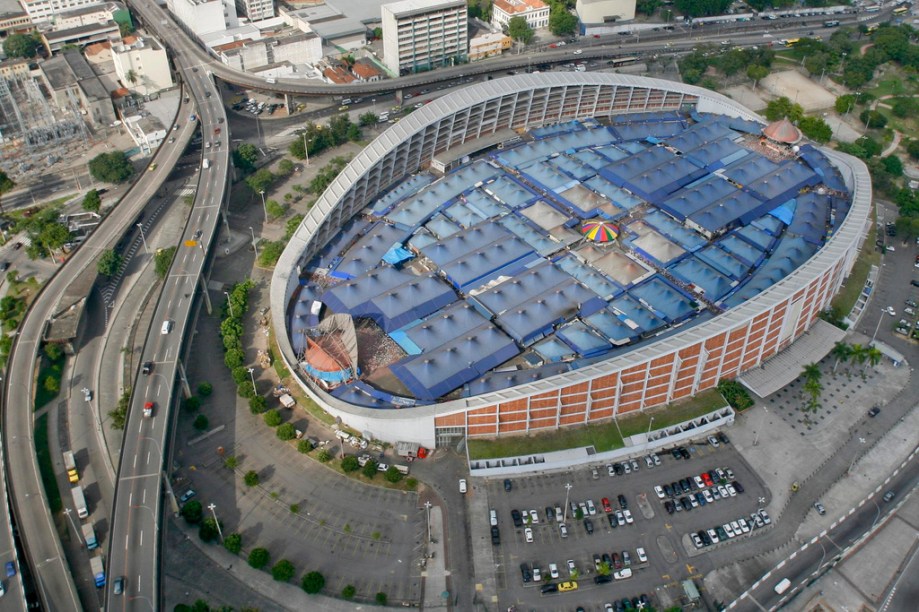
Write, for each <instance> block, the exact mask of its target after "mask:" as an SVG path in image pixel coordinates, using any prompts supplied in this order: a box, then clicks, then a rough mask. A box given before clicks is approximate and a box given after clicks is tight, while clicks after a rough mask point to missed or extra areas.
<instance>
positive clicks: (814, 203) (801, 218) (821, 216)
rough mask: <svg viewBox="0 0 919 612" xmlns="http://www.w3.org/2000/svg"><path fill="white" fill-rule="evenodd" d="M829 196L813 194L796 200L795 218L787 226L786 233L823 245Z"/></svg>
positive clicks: (807, 194)
mask: <svg viewBox="0 0 919 612" xmlns="http://www.w3.org/2000/svg"><path fill="white" fill-rule="evenodd" d="M829 209H830V196H828V195H819V194H817V193H814V192H810V193H806V194H804V195H802V196H801V197H799V198H798V206H797V208H796V209H795V217H794V220H793V221H792V222H791V224H790V225H789V226H788V233H789V234H793V235H797V236H801V237H802V238H804V239H805V240H807V241H808V242H811V243H813V244H817V245H819V244H823V239H824V238H825V236H826V227H827V221H828V219H829V213H830V211H829Z"/></svg>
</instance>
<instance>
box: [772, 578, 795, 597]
mask: <svg viewBox="0 0 919 612" xmlns="http://www.w3.org/2000/svg"><path fill="white" fill-rule="evenodd" d="M790 587H791V580H789V579H788V578H783V579H782V581H781V582H779V583H778V584H777V585H775V592H776V593H778V594H779V595H781V594H782V593H784V592H785V591H787V590H788V589H789V588H790Z"/></svg>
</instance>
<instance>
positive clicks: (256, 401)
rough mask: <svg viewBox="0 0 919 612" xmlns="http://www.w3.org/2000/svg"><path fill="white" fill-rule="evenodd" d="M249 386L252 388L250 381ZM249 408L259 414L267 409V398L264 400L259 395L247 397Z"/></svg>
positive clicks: (253, 412)
mask: <svg viewBox="0 0 919 612" xmlns="http://www.w3.org/2000/svg"><path fill="white" fill-rule="evenodd" d="M243 384H245V383H243ZM249 388H250V389H251V388H252V385H251V383H250V384H249ZM249 410H250V411H252V414H261V413H263V412H265V411H266V410H268V400H266V399H265V398H264V397H262V396H261V395H256V396H255V397H253V398H250V399H249Z"/></svg>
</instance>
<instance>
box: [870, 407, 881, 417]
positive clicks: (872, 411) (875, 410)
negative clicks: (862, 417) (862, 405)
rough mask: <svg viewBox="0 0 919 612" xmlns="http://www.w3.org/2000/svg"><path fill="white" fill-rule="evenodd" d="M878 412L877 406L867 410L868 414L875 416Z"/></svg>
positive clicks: (879, 410)
mask: <svg viewBox="0 0 919 612" xmlns="http://www.w3.org/2000/svg"><path fill="white" fill-rule="evenodd" d="M879 414H881V409H880V408H878V407H877V406H874V407H872V408H871V410H869V411H868V416H870V417H876V416H877V415H879Z"/></svg>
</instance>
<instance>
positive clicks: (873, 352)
mask: <svg viewBox="0 0 919 612" xmlns="http://www.w3.org/2000/svg"><path fill="white" fill-rule="evenodd" d="M883 357H884V353H882V352H881V350H880V349H879V348H877V347H875V346H871V347H868V351H867V352H866V353H865V368H864V369H863V370H862V375H864V373H865V370H867V369H868V366H869V365H870V366H871V367H873V368H874V367H877V365H878V364H879V363H881V359H882V358H883Z"/></svg>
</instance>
